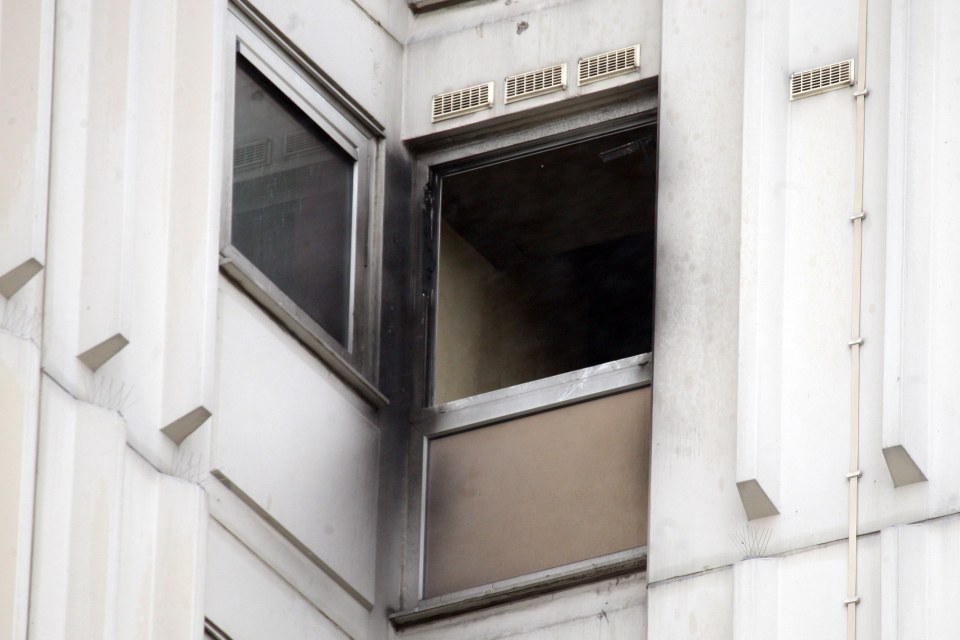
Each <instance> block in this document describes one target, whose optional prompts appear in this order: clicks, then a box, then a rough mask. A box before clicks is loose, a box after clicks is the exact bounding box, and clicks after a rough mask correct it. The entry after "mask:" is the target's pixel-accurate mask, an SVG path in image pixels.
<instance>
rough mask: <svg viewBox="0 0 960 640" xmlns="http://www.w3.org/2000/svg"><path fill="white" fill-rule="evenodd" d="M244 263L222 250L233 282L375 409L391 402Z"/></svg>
mask: <svg viewBox="0 0 960 640" xmlns="http://www.w3.org/2000/svg"><path fill="white" fill-rule="evenodd" d="M234 254H236V255H234ZM243 262H244V258H243V256H242V255H239V252H236V251H234V250H233V249H232V248H231V247H226V248H225V249H223V250H222V253H221V256H220V269H221V270H222V271H223V272H224V273H225V274H226V275H227V277H228V278H230V280H231V281H232V282H234V283H235V284H237V285H238V286H239V287H240V288H241V289H243V290H244V291H245V292H247V293H248V294H249V295H250V296H251V297H252V298H253V299H254V300H255V301H256V302H257V303H258V304H260V306H262V307H263V308H264V309H265V310H266V311H267V312H268V313H269V314H270V315H271V316H273V317H274V318H275V319H276V320H277V321H278V322H279V323H280V324H281V325H283V326H284V327H285V328H286V329H287V330H288V331H290V333H292V334H293V335H294V336H295V337H296V338H297V339H298V340H299V341H300V342H301V343H302V344H303V345H304V346H306V347H307V348H308V349H310V351H312V352H313V353H314V354H316V355H317V357H319V358H320V360H322V361H323V362H324V364H326V365H327V366H328V367H330V369H331V370H333V372H334V373H335V374H336V375H337V376H338V377H339V378H340V379H341V380H343V382H344V383H346V384H347V385H348V386H349V387H350V388H351V389H353V390H354V391H356V392H357V393H358V394H359V395H360V396H361V397H362V398H363V399H364V400H366V401H367V402H369V403H370V404H371V405H372V406H373V407H374V408H376V409H382V408H383V407H385V406H387V405H388V404H390V401H389V399H388V398H387V397H386V396H385V395H383V393H382V392H381V391H380V390H379V389H377V387H376V385H374V384H373V383H372V382H370V381H369V380H367V378H366V377H364V375H363V374H361V373H360V372H359V371H357V369H356V368H354V366H353V365H352V364H351V363H350V362H348V361H347V359H346V358H345V357H344V356H343V355H341V354H340V353H338V350H336V349H334V348H332V347H331V346H330V345H329V344H328V343H327V341H326V340H325V339H324V338H322V337H321V336H320V335H319V334H318V332H317V331H314V330H311V329H310V327H309V325H313V324H315V323H313V321H312V320H310V319H309V318H306V317H305V314H304V313H303V311H301V310H300V309H298V308H296V307H295V306H294V305H289V307H290V308H288V305H285V304H284V303H283V302H282V300H284V299H285V296H283V294H282V293H280V292H279V291H278V290H277V288H276V287H275V286H274V285H273V284H272V283H271V282H270V281H269V280H267V279H266V278H260V277H257V275H254V274H251V273H248V270H247V269H244V268H243V267H242V263H243Z"/></svg>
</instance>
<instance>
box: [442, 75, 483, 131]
mask: <svg viewBox="0 0 960 640" xmlns="http://www.w3.org/2000/svg"><path fill="white" fill-rule="evenodd" d="M492 106H493V83H492V82H488V83H486V84H478V85H476V86H473V87H467V88H466V89H459V90H457V91H450V92H448V93H441V94H439V95H436V96H433V108H432V109H431V111H430V116H431V117H430V119H431V121H432V122H439V121H440V120H446V119H447V118H456V117H457V116H462V115H464V114H467V113H473V112H474V111H482V110H484V109H489V108H490V107H492Z"/></svg>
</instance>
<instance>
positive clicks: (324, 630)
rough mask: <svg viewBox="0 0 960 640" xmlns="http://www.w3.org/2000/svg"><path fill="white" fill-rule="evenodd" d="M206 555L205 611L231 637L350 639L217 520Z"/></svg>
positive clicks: (235, 639)
mask: <svg viewBox="0 0 960 640" xmlns="http://www.w3.org/2000/svg"><path fill="white" fill-rule="evenodd" d="M207 558H208V561H207V583H206V590H207V593H206V611H205V613H206V616H207V617H208V618H209V619H210V620H211V621H212V622H213V623H214V624H216V625H217V626H219V627H220V628H221V629H223V630H224V632H226V633H227V634H229V636H230V637H231V638H232V639H233V640H257V639H259V638H277V639H278V640H279V639H281V638H282V639H283V640H349V638H350V636H348V635H346V634H345V633H344V632H343V631H342V630H341V629H339V628H338V627H337V626H336V625H334V624H333V623H332V622H331V621H330V620H329V619H328V618H326V617H325V616H324V615H323V613H322V612H320V611H318V610H317V609H316V608H315V607H314V606H313V605H311V604H310V603H309V601H307V600H306V599H304V598H303V597H302V596H301V595H300V594H299V593H297V592H296V591H295V590H294V589H292V588H291V587H290V585H289V584H288V583H286V582H284V581H283V580H281V579H280V577H279V576H277V574H276V573H274V572H273V570H272V569H271V568H270V567H269V566H267V565H266V564H264V563H263V562H262V561H261V560H260V559H259V558H257V557H256V556H254V555H253V554H252V553H250V551H249V550H248V549H247V548H245V547H244V546H243V545H242V544H240V542H239V541H238V540H237V539H236V538H234V537H233V536H232V535H231V534H230V533H229V532H228V531H227V530H226V529H224V528H223V527H222V526H220V525H219V524H217V523H215V522H214V523H212V524H211V525H210V527H209V529H208V538H207Z"/></svg>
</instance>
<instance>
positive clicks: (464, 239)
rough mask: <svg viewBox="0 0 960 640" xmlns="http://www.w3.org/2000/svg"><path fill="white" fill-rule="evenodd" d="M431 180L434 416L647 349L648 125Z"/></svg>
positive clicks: (651, 179) (651, 144)
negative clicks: (435, 250)
mask: <svg viewBox="0 0 960 640" xmlns="http://www.w3.org/2000/svg"><path fill="white" fill-rule="evenodd" d="M439 180H440V185H439V211H440V216H439V220H440V221H439V260H438V270H437V282H436V290H437V295H436V300H437V302H436V310H435V313H436V325H435V326H436V329H435V335H434V367H433V383H434V386H433V397H432V404H443V403H446V402H450V401H452V400H459V399H461V398H466V397H470V396H475V395H478V394H482V393H485V392H489V391H493V390H495V389H501V388H504V387H509V386H513V385H517V384H521V383H525V382H530V381H532V380H537V379H541V378H546V377H549V376H553V375H557V374H560V373H564V372H568V371H575V370H579V369H584V368H587V367H592V366H595V365H599V364H602V363H605V362H612V361H615V360H619V359H621V358H626V357H629V356H634V355H637V354H641V353H648V352H649V351H651V350H652V345H653V291H654V287H653V282H654V226H655V218H656V207H655V192H656V125H655V124H649V125H645V126H641V127H637V128H631V129H627V130H625V131H618V132H613V133H609V134H607V135H602V136H598V137H594V138H589V139H586V140H581V141H576V142H572V143H568V144H564V145H561V146H558V147H554V148H548V149H544V150H538V151H535V152H530V153H526V154H523V155H519V156H518V157H513V158H507V159H497V160H495V161H493V162H491V163H489V164H480V165H479V166H473V167H470V166H469V165H468V166H467V167H465V168H455V169H453V170H451V171H449V172H446V173H441V175H440V178H439Z"/></svg>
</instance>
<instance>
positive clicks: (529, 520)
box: [394, 116, 657, 626]
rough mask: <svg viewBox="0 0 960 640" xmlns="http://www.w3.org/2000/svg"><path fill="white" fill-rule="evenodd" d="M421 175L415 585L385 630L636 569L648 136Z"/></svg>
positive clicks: (645, 365)
mask: <svg viewBox="0 0 960 640" xmlns="http://www.w3.org/2000/svg"><path fill="white" fill-rule="evenodd" d="M460 153H463V151H462V150H461V151H460ZM441 157H443V156H442V155H441ZM429 166H430V171H431V174H432V183H431V184H432V185H433V186H432V194H430V193H429V192H428V197H427V204H428V206H427V207H426V208H425V211H426V212H427V213H428V215H427V216H425V217H426V235H427V236H428V238H427V240H426V248H427V251H426V257H425V265H426V268H425V277H426V285H427V290H428V291H431V292H432V294H431V295H428V296H427V298H428V299H430V300H431V301H432V304H431V305H430V309H429V310H428V312H427V316H426V317H427V318H428V322H427V325H428V327H429V328H428V331H427V334H428V335H427V336H426V340H425V341H426V343H427V346H426V351H427V365H428V366H427V372H426V374H425V377H426V379H427V380H426V384H425V385H424V389H423V391H424V394H423V396H424V397H423V408H422V409H421V410H420V411H419V414H418V417H417V418H416V420H415V422H416V427H417V430H418V431H419V433H421V434H423V438H424V442H423V445H424V446H423V447H422V458H420V461H419V462H420V464H419V465H414V468H417V466H419V469H420V473H421V475H420V477H421V479H422V485H421V492H420V496H419V500H418V505H419V512H420V513H421V518H420V524H419V534H420V542H421V544H420V549H419V555H417V556H416V558H415V561H416V562H418V563H419V568H420V572H419V578H418V581H417V584H416V585H415V586H416V599H417V602H418V604H417V605H416V606H415V607H412V608H410V609H408V610H406V611H404V612H401V613H399V614H397V615H396V616H394V622H395V624H398V625H401V626H402V625H404V624H414V623H416V622H418V621H421V620H425V619H430V618H431V617H434V616H440V615H451V614H452V613H456V612H462V611H469V610H471V609H476V608H481V607H485V606H490V605H492V604H497V603H500V602H505V601H508V600H510V599H512V598H516V597H521V596H529V595H531V594H533V593H538V592H544V591H549V590H553V589H558V588H563V587H567V586H571V585H573V584H578V583H580V582H584V581H589V580H596V579H601V578H608V577H610V576H613V575H620V574H626V573H634V572H636V571H640V570H642V569H643V567H644V566H645V562H646V547H645V545H646V540H647V501H648V496H647V491H648V476H649V459H650V398H651V389H650V385H651V382H652V354H651V351H652V345H653V303H654V272H655V226H656V202H655V196H656V166H657V128H656V122H655V120H654V119H653V118H652V117H649V116H644V117H635V118H633V119H631V120H628V121H618V122H617V123H611V124H609V125H605V126H603V127H602V128H600V129H599V130H598V129H596V128H594V129H591V130H590V131H589V132H577V131H574V132H572V133H570V134H567V135H565V137H563V138H560V139H551V140H547V141H534V142H533V143H529V144H525V145H523V146H515V147H512V148H507V149H501V150H495V151H485V152H483V153H480V154H477V155H473V156H469V155H463V156H461V157H459V158H453V159H450V160H447V159H446V158H444V161H443V162H439V163H435V164H430V165H429ZM431 195H432V200H431V198H430V196H431ZM431 204H432V206H429V205H431ZM408 594H409V592H408Z"/></svg>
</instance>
